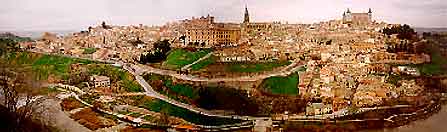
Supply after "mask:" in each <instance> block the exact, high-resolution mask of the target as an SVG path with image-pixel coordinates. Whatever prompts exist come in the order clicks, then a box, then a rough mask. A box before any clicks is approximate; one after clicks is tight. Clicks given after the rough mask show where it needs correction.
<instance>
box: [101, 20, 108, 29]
mask: <svg viewBox="0 0 447 132" xmlns="http://www.w3.org/2000/svg"><path fill="white" fill-rule="evenodd" d="M101 27H102V28H104V29H106V28H107V25H106V22H105V21H102V23H101Z"/></svg>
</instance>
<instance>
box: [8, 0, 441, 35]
mask: <svg viewBox="0 0 447 132" xmlns="http://www.w3.org/2000/svg"><path fill="white" fill-rule="evenodd" d="M0 3H1V7H0V31H33V30H39V31H42V30H83V29H86V28H87V27H88V26H92V25H98V24H99V23H101V22H102V21H105V22H107V23H109V24H112V25H138V24H144V25H162V24H165V23H166V22H172V21H176V20H182V19H186V18H191V17H193V16H195V17H198V16H206V15H208V14H210V15H212V16H215V17H216V21H217V22H242V20H243V13H244V7H245V5H247V6H248V9H249V13H250V17H251V20H252V21H257V22H269V21H282V22H286V21H287V22H288V23H314V22H320V21H327V20H331V19H340V18H341V15H342V14H343V12H344V11H345V10H346V9H347V8H350V9H351V11H353V12H367V11H368V8H371V9H372V10H373V17H374V19H375V20H377V21H385V22H387V23H406V24H410V25H411V26H415V27H447V2H445V0H0Z"/></svg>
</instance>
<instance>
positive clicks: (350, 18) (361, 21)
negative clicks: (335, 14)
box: [343, 8, 372, 25]
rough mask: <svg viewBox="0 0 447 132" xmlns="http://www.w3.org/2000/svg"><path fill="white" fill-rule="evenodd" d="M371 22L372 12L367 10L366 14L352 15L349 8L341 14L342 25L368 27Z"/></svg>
mask: <svg viewBox="0 0 447 132" xmlns="http://www.w3.org/2000/svg"><path fill="white" fill-rule="evenodd" d="M371 22H372V11H371V8H369V10H368V13H352V12H351V11H350V10H349V8H348V9H347V11H345V12H343V23H344V24H352V25H368V24H370V23H371Z"/></svg>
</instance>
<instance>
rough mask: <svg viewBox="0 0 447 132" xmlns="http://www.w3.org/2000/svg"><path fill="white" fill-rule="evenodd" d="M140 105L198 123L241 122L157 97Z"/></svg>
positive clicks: (222, 123) (220, 123)
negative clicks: (189, 108) (186, 107)
mask: <svg viewBox="0 0 447 132" xmlns="http://www.w3.org/2000/svg"><path fill="white" fill-rule="evenodd" d="M140 107H143V108H145V109H148V110H151V111H155V112H163V113H166V114H168V115H170V116H175V117H179V118H182V119H184V120H186V121H188V122H191V123H194V124H200V125H224V124H234V123H239V122H241V120H235V119H227V118H218V117H210V116H204V115H200V114H197V113H194V112H191V111H189V110H187V109H184V108H180V107H177V106H174V105H171V104H169V103H166V102H164V101H162V100H158V99H155V100H145V101H144V103H142V104H140Z"/></svg>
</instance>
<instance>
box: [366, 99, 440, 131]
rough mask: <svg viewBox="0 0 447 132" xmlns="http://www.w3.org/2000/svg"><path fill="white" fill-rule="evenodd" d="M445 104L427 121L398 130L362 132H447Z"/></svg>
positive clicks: (423, 120) (413, 123) (414, 122)
mask: <svg viewBox="0 0 447 132" xmlns="http://www.w3.org/2000/svg"><path fill="white" fill-rule="evenodd" d="M446 122H447V104H445V105H442V107H441V110H439V112H438V113H435V114H433V115H432V116H430V117H428V118H427V119H421V120H417V121H413V122H411V123H410V124H407V125H405V126H401V127H398V128H387V129H384V130H367V131H364V132H447V126H444V125H447V124H446Z"/></svg>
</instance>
